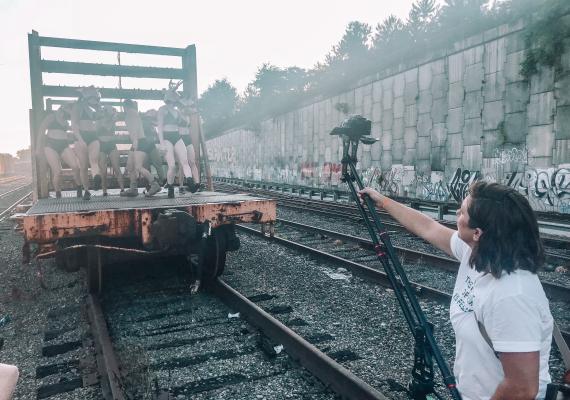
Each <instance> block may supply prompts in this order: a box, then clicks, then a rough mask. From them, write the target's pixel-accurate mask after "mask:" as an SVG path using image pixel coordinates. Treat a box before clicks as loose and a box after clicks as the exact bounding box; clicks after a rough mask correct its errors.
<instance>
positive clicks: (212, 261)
mask: <svg viewBox="0 0 570 400" xmlns="http://www.w3.org/2000/svg"><path fill="white" fill-rule="evenodd" d="M226 251H227V238H226V232H225V231H224V229H223V227H220V228H217V229H215V230H214V231H213V232H212V235H211V236H210V237H209V238H208V239H207V241H206V252H205V256H204V267H203V268H204V272H203V274H204V275H203V277H204V280H205V281H213V280H214V279H216V278H217V277H218V276H220V275H222V273H223V272H224V267H225V265H226Z"/></svg>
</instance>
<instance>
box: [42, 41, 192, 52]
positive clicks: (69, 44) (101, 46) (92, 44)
mask: <svg viewBox="0 0 570 400" xmlns="http://www.w3.org/2000/svg"><path fill="white" fill-rule="evenodd" d="M39 44H40V46H46V47H63V48H69V49H85V50H101V51H120V52H123V53H139V54H156V55H162V56H177V57H183V56H184V54H185V49H181V48H177V47H162V46H146V45H140V44H128V43H115V42H99V41H93V40H77V39H62V38H54V37H48V36H40V37H39Z"/></svg>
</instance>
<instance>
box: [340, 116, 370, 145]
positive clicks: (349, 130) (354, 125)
mask: <svg viewBox="0 0 570 400" xmlns="http://www.w3.org/2000/svg"><path fill="white" fill-rule="evenodd" d="M371 129H372V122H371V121H370V120H369V119H366V118H364V117H363V116H362V115H353V116H351V117H349V118H347V119H345V120H344V121H342V123H341V124H340V126H337V127H336V128H334V129H333V130H332V131H331V133H330V134H331V135H336V136H340V137H342V138H343V140H345V139H346V140H349V141H352V142H362V143H363V144H372V143H374V142H376V141H377V140H378V139H376V138H373V137H372V136H370V131H371Z"/></svg>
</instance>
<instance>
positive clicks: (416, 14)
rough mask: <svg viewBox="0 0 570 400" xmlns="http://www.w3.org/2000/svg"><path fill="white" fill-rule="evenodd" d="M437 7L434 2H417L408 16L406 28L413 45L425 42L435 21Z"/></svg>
mask: <svg viewBox="0 0 570 400" xmlns="http://www.w3.org/2000/svg"><path fill="white" fill-rule="evenodd" d="M438 12H439V7H438V6H437V4H436V3H435V0H417V1H416V2H415V3H413V4H412V9H411V10H410V12H409V14H408V21H407V23H406V28H407V30H408V33H409V34H410V37H411V39H412V41H413V42H414V43H421V42H425V41H426V39H427V34H428V32H430V31H431V30H432V28H433V25H434V24H435V21H436V19H437V16H438Z"/></svg>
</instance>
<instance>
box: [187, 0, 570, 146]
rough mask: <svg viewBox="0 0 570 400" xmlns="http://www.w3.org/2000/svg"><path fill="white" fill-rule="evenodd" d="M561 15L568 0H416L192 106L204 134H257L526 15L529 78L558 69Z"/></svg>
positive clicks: (569, 8) (219, 85)
mask: <svg viewBox="0 0 570 400" xmlns="http://www.w3.org/2000/svg"><path fill="white" fill-rule="evenodd" d="M568 13H570V2H569V1H567V0H496V1H492V0H445V1H444V3H443V4H442V5H441V6H439V5H438V4H437V3H436V0H416V1H415V2H414V3H413V4H412V8H411V9H410V11H409V13H408V16H407V18H406V19H405V20H402V19H400V18H398V17H396V16H394V15H390V16H388V17H387V18H386V19H384V21H382V22H380V23H378V24H377V25H376V26H374V27H371V26H370V25H368V24H366V23H362V22H359V21H352V22H350V23H349V24H348V26H347V27H346V30H345V32H344V34H343V36H342V38H341V39H340V41H339V42H338V43H337V44H335V45H333V46H332V48H331V50H330V51H329V53H328V54H326V56H325V58H324V60H323V61H322V62H318V63H317V64H316V65H315V66H314V67H313V68H310V69H303V68H299V67H295V66H292V67H278V66H275V65H272V64H270V63H264V64H263V65H261V66H260V67H259V68H258V69H257V72H256V74H255V77H254V79H253V80H252V81H251V82H250V83H249V84H248V85H247V88H246V90H245V91H244V93H242V94H239V93H238V91H237V89H236V88H235V87H234V86H233V85H232V84H231V83H230V82H229V81H228V80H227V79H226V78H224V79H219V80H216V81H215V82H214V83H213V84H212V85H210V86H209V87H208V89H206V90H205V91H204V92H203V93H202V95H201V96H200V99H199V100H198V107H199V109H200V112H201V115H202V118H203V120H204V128H205V131H206V135H207V136H214V135H216V134H217V133H220V132H221V131H223V130H225V129H228V128H231V127H234V126H246V127H248V128H249V129H252V130H256V129H258V123H259V121H261V120H262V119H264V118H267V117H268V116H271V115H277V114H280V113H282V112H284V111H286V110H288V109H290V108H292V107H294V106H295V105H297V104H299V102H302V101H303V100H305V99H309V98H312V97H315V96H317V95H322V96H331V95H334V94H337V93H339V92H342V91H344V90H345V89H346V87H347V86H348V85H350V84H351V83H352V82H355V81H356V80H358V79H359V78H362V77H364V76H367V75H370V74H372V73H374V72H377V71H379V70H381V69H383V68H384V67H388V66H390V65H394V64H397V63H399V62H402V61H406V60H410V59H414V58H415V57H417V56H418V55H422V54H425V53H426V52H428V51H431V50H435V49H441V48H445V47H446V46H448V45H450V44H452V43H453V42H456V41H457V40H459V39H461V38H464V37H467V36H470V35H473V34H476V33H479V32H481V31H483V30H485V29H489V28H491V27H494V26H497V25H499V24H501V23H506V22H512V21H516V20H518V19H520V18H527V19H531V18H530V16H532V22H531V23H530V25H529V27H528V28H527V31H528V32H529V33H528V34H527V37H526V39H527V48H529V49H530V50H529V51H527V57H526V59H525V61H524V62H523V65H522V72H523V73H524V74H526V75H530V74H532V73H536V72H537V70H538V67H539V65H540V64H545V65H556V64H557V63H558V59H557V57H558V58H559V56H560V54H561V52H562V51H561V49H562V46H563V40H564V38H567V37H568V36H569V34H570V32H569V30H568V28H566V25H565V24H557V23H552V20H553V19H554V18H560V16H562V15H566V14H568ZM561 27H562V28H561ZM343 111H348V110H343Z"/></svg>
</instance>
